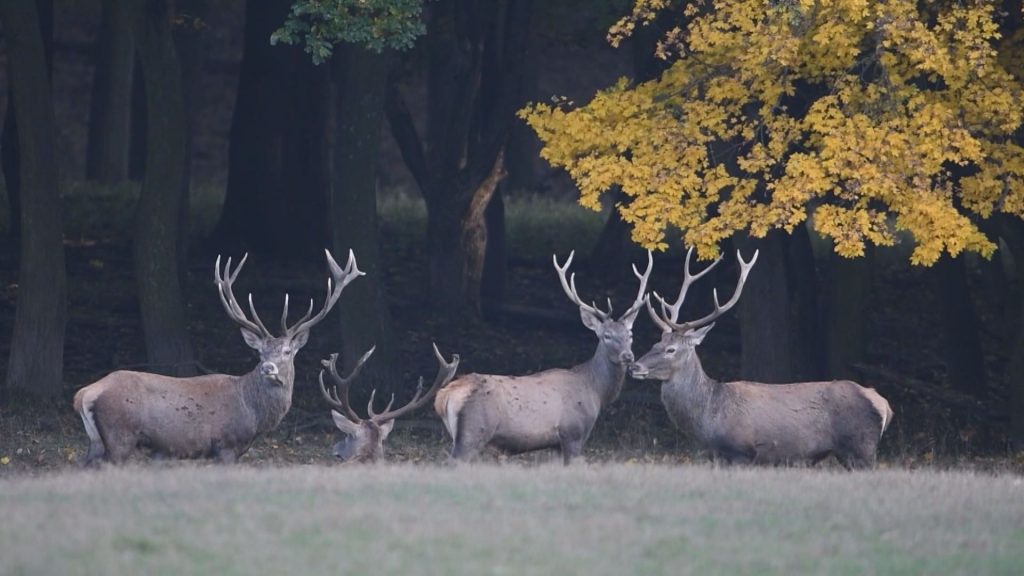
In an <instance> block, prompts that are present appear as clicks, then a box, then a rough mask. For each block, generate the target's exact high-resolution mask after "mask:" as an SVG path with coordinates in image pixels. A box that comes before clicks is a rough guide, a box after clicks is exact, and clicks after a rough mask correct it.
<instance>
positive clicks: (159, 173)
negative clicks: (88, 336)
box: [131, 0, 195, 375]
mask: <svg viewBox="0 0 1024 576" xmlns="http://www.w3.org/2000/svg"><path fill="white" fill-rule="evenodd" d="M131 10H132V23H133V32H134V39H135V44H136V46H137V49H138V52H139V59H140V63H141V68H142V72H143V76H144V79H145V93H146V112H147V113H146V128H147V129H146V151H147V153H146V172H145V174H144V176H143V181H142V193H141V195H140V197H139V206H138V210H137V213H136V219H135V235H134V251H133V252H134V253H133V256H134V262H135V280H136V284H137V286H138V294H139V306H140V308H141V312H142V328H143V332H144V335H145V340H146V354H147V358H148V362H149V364H150V365H151V367H152V368H153V369H154V370H156V371H159V372H163V373H167V374H174V375H189V374H194V373H195V356H194V353H193V351H192V345H191V343H190V341H189V337H188V331H187V330H186V324H185V306H184V302H183V298H182V288H181V284H180V281H179V279H180V274H179V271H178V262H179V260H178V246H179V234H180V232H181V231H180V229H179V224H180V214H181V202H182V200H183V198H182V190H184V189H185V186H186V181H185V178H186V176H187V172H188V168H187V164H188V158H187V157H186V153H187V148H188V144H187V136H186V134H185V131H186V121H185V104H184V97H183V94H182V89H181V68H180V66H179V63H178V57H177V54H176V52H175V48H174V39H173V37H172V35H171V28H170V16H171V15H170V11H169V9H168V5H167V3H166V1H165V0H147V2H145V3H142V2H139V3H138V4H134V5H133V6H132V9H131Z"/></svg>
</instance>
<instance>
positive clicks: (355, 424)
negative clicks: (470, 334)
mask: <svg viewBox="0 0 1024 576" xmlns="http://www.w3.org/2000/svg"><path fill="white" fill-rule="evenodd" d="M373 350H374V348H370V349H369V350H368V351H367V352H366V354H363V357H362V358H360V359H359V362H357V363H356V365H355V367H354V368H352V372H351V373H350V374H349V375H348V376H347V377H344V378H343V377H342V376H341V375H340V374H338V369H337V368H336V366H335V363H336V362H337V361H338V355H337V354H331V357H330V359H328V360H321V361H320V363H321V364H323V367H324V368H325V369H326V371H327V374H328V375H329V376H330V377H331V380H332V381H333V385H332V386H331V390H330V391H328V390H327V385H326V384H325V383H324V370H321V371H320V392H321V394H323V396H324V399H325V400H327V403H328V404H330V405H331V406H332V407H333V408H334V409H333V410H331V417H332V418H333V419H334V425H335V426H337V427H338V429H339V430H341V431H342V432H344V433H345V435H346V436H347V438H346V439H345V440H342V441H341V442H338V443H337V444H335V445H334V448H333V453H334V455H335V456H337V457H338V458H339V459H341V460H342V461H344V462H374V461H377V460H379V459H381V458H383V457H384V441H385V440H387V438H388V434H391V429H392V427H394V425H395V420H396V419H397V418H398V417H400V416H403V415H405V414H408V413H410V412H413V411H414V410H417V409H418V408H419V407H421V406H423V405H424V404H426V403H427V402H429V401H430V399H431V398H433V397H434V394H436V393H437V391H438V390H439V389H440V388H441V387H442V386H444V385H445V384H447V383H449V382H451V380H452V378H453V377H454V376H455V370H456V369H458V367H459V355H458V354H453V355H452V361H451V362H445V361H444V357H443V356H441V352H440V351H439V350H438V349H437V344H434V356H435V357H436V358H437V363H438V365H439V367H438V370H437V376H436V377H435V378H434V383H433V384H431V386H430V389H429V390H427V391H426V392H424V391H423V378H422V377H420V380H419V383H418V384H417V385H416V393H415V394H413V397H412V400H410V401H409V403H408V404H406V405H405V406H402V407H401V408H396V409H394V410H392V409H391V405H392V404H394V402H395V396H394V395H393V394H392V396H391V401H390V402H388V405H387V408H385V409H384V412H381V413H380V414H378V413H376V412H374V410H373V402H374V400H375V399H376V395H377V391H376V390H374V391H373V392H372V393H371V394H370V403H369V404H368V405H367V407H366V411H367V413H368V414H369V418H365V419H364V418H360V417H359V415H358V414H356V411H355V410H353V409H352V405H351V403H349V399H348V390H349V385H350V384H351V383H352V381H353V380H355V378H356V377H357V376H358V375H359V371H360V370H361V369H362V367H363V363H364V362H366V359H367V358H369V357H370V355H371V354H373ZM339 389H340V390H341V392H340V393H339V392H338V390H339Z"/></svg>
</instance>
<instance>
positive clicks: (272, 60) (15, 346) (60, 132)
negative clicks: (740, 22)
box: [0, 0, 1024, 458]
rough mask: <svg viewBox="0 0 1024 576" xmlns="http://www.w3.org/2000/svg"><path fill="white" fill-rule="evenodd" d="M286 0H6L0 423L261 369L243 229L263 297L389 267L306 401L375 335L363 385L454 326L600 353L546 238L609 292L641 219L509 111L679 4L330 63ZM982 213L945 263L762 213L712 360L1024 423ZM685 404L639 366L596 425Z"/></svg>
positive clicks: (929, 437)
mask: <svg viewBox="0 0 1024 576" xmlns="http://www.w3.org/2000/svg"><path fill="white" fill-rule="evenodd" d="M291 6H292V1H291V0H262V1H259V2H256V1H250V2H243V1H221V2H212V1H209V0H178V1H176V2H171V1H168V0H146V1H138V2H132V1H129V0H95V1H73V0H36V1H34V2H31V1H2V2H0V28H2V40H3V44H2V47H0V49H2V53H0V58H2V62H0V74H2V77H0V82H2V84H3V86H5V89H4V90H0V107H3V109H4V110H5V116H4V121H3V132H2V140H0V154H2V167H3V173H4V180H3V191H2V193H0V198H2V200H3V202H2V203H0V204H2V206H0V234H2V244H0V362H2V363H3V364H2V365H3V375H4V376H3V377H4V380H3V382H2V383H0V384H2V387H0V399H2V404H0V418H5V419H6V420H7V424H6V425H4V426H0V434H4V433H6V434H12V433H17V432H24V431H26V430H27V431H33V430H39V429H40V428H39V427H40V424H39V422H42V421H45V420H47V419H50V418H52V417H54V415H55V416H56V417H57V418H58V419H63V420H60V421H61V422H71V424H67V426H68V427H71V426H73V425H74V422H73V420H74V418H73V417H74V414H73V412H72V410H71V408H70V397H71V396H72V395H73V393H74V391H75V390H77V389H78V388H80V387H81V386H83V385H85V384H88V383H90V382H92V381H94V380H96V379H98V378H99V377H101V376H103V375H104V374H106V373H108V372H110V371H112V370H115V369H122V368H131V369H139V370H148V371H154V372H162V373H168V374H175V375H191V374H197V373H202V372H206V371H216V372H231V373H240V372H242V371H244V370H247V369H249V368H250V367H251V365H252V358H251V355H250V354H249V352H248V349H247V348H246V347H245V346H244V344H243V342H242V340H241V338H239V337H238V333H237V330H236V329H235V328H234V327H233V324H231V323H230V322H229V321H227V318H226V316H225V314H224V313H223V310H222V309H221V308H220V303H219V302H218V301H217V298H216V296H215V290H213V283H212V267H213V262H214V259H215V258H216V256H217V255H220V254H222V255H232V256H236V257H238V256H241V254H242V253H245V252H247V253H249V254H250V258H249V264H248V265H247V267H246V269H245V271H244V272H243V273H242V276H241V278H240V283H241V284H242V287H241V289H242V290H243V293H244V292H248V291H251V292H252V293H253V296H254V299H255V302H256V306H257V309H258V310H260V311H261V313H263V315H264V317H266V316H267V315H271V316H272V315H274V314H276V312H277V310H279V307H280V305H281V302H282V299H283V295H284V293H286V292H288V293H290V295H291V297H292V298H298V300H299V301H301V300H302V299H303V298H308V297H315V298H318V299H319V298H322V282H323V279H324V278H325V274H326V268H325V266H324V264H323V256H322V254H323V253H322V251H323V249H324V248H325V247H328V248H331V249H332V251H333V252H334V253H335V254H336V255H344V254H345V253H346V252H347V251H348V250H349V249H352V250H354V251H355V254H356V256H357V258H358V260H359V265H360V268H361V269H363V270H365V271H366V272H367V276H366V277H364V278H361V279H359V280H358V281H357V282H355V283H353V284H352V285H351V286H350V287H349V288H347V289H346V291H345V293H344V295H343V296H342V298H341V300H340V303H339V306H338V309H339V312H332V315H333V316H334V317H335V319H334V320H333V321H332V322H326V323H324V324H322V325H321V326H320V327H318V328H317V330H315V331H314V334H313V337H312V339H311V342H310V344H309V346H308V347H307V349H306V350H304V351H303V353H301V354H300V356H299V359H298V361H297V371H298V372H297V374H298V377H297V380H296V396H297V398H296V410H295V411H293V412H294V415H293V416H290V417H289V418H290V419H291V421H292V422H293V426H303V425H304V424H302V422H301V419H304V418H305V419H313V420H315V421H316V422H327V410H326V408H324V407H323V406H321V405H320V404H319V396H318V395H319V392H318V391H317V390H316V387H315V380H316V371H317V368H318V366H319V359H320V358H323V357H326V356H327V355H328V354H330V353H332V352H336V351H337V352H340V353H341V357H342V360H343V363H344V364H345V365H346V366H350V365H351V364H352V363H354V362H355V360H356V359H358V358H359V357H360V356H361V355H362V354H363V352H364V351H365V350H366V349H367V348H369V347H370V346H371V345H374V344H376V345H377V353H376V354H375V356H374V359H373V361H372V362H371V363H369V364H368V365H367V368H366V372H365V373H364V376H363V379H362V380H361V381H360V384H359V388H360V389H361V391H364V392H362V393H363V394H364V395H368V391H369V390H370V389H371V388H373V387H376V388H378V389H381V391H382V392H385V393H386V392H396V393H398V394H399V395H402V394H409V393H410V391H411V389H412V386H413V385H414V383H415V378H416V376H417V375H419V374H428V373H430V372H431V371H432V369H433V368H432V362H433V357H432V354H431V352H430V342H431V341H436V342H438V344H439V346H440V347H441V350H442V351H445V352H447V353H451V352H458V353H460V354H461V355H462V358H463V363H462V368H461V371H463V372H472V371H479V372H492V373H509V374H522V373H527V372H531V371H534V370H538V369H543V368H548V367H554V366H570V365H572V364H574V363H578V362H582V361H583V360H585V359H586V358H587V357H588V356H589V354H590V353H591V352H592V349H593V346H594V342H593V337H592V336H591V335H590V334H589V332H587V331H586V330H585V329H583V328H582V326H581V325H580V323H579V320H578V314H577V312H576V310H575V308H574V307H573V306H572V305H571V304H569V302H567V301H566V300H565V297H564V295H563V294H562V292H561V290H560V288H559V286H558V283H557V281H556V276H555V275H554V273H553V270H552V269H551V262H550V257H551V256H550V255H551V253H552V252H557V253H559V254H561V255H565V254H567V253H568V252H569V251H570V250H576V253H577V264H576V265H575V266H576V269H577V271H578V272H579V279H578V284H579V286H580V289H581V292H582V293H583V294H584V295H585V297H588V298H594V299H597V300H600V301H603V300H604V298H605V297H611V298H613V300H615V301H617V302H619V303H623V302H626V301H627V300H628V299H629V298H630V296H629V293H630V291H631V290H635V288H633V284H632V274H631V273H630V271H629V263H630V262H631V261H638V260H639V259H640V257H641V256H642V251H641V250H639V249H638V248H637V247H635V246H634V245H632V244H631V243H630V241H629V231H628V229H627V227H626V226H625V225H624V224H623V222H622V221H621V220H620V219H619V218H618V217H617V216H616V213H615V212H614V211H613V210H607V209H606V210H605V211H604V212H602V213H600V214H597V213H592V212H589V211H587V210H585V209H583V208H581V207H578V206H576V205H575V203H574V199H575V196H576V194H575V191H574V189H573V186H572V184H571V182H570V181H569V180H568V179H567V178H566V177H565V176H564V175H563V174H559V173H557V172H555V171H553V170H551V169H550V168H549V167H547V166H546V165H545V164H544V162H543V161H542V160H540V158H539V157H538V151H539V143H538V142H537V141H536V140H535V138H534V137H533V136H532V134H531V133H530V131H529V129H528V128H527V127H526V126H525V125H524V124H523V123H522V122H520V121H519V120H518V119H516V118H515V111H516V110H518V109H519V108H521V107H522V106H524V105H525V104H527V103H529V102H533V101H538V100H547V99H549V98H551V97H552V96H558V97H562V98H564V99H566V100H567V101H578V102H583V101H586V100H587V99H588V98H589V97H590V96H591V95H593V93H594V91H595V90H596V89H598V88H601V87H603V86H606V85H608V84H610V83H612V82H614V81H615V79H617V78H618V77H620V76H628V77H631V78H633V79H639V80H642V79H648V78H651V77H653V76H654V75H656V74H658V73H659V71H660V66H659V61H658V60H657V59H655V58H654V56H653V49H654V43H655V41H656V38H657V37H658V33H657V30H648V31H642V32H640V33H638V34H637V35H635V36H634V37H633V38H632V39H631V40H630V41H629V42H628V43H627V44H626V45H625V46H624V47H622V48H619V49H612V48H610V47H609V46H608V44H607V42H606V41H605V34H606V31H607V28H608V26H609V24H610V23H611V22H613V21H614V20H615V18H616V17H618V16H619V15H621V14H622V13H623V11H625V10H627V9H628V3H626V2H622V1H609V2H597V3H594V2H583V1H576V0H566V1H563V2H556V3H546V2H535V1H534V2H531V1H529V0H503V1H494V2H474V1H468V0H465V1H456V0H436V1H432V2H427V3H425V7H424V12H423V14H422V16H421V19H420V20H421V22H422V23H423V26H424V30H423V32H424V33H423V34H422V36H418V37H415V38H414V39H413V45H412V47H411V48H409V49H403V50H400V49H394V48H387V47H385V49H384V50H382V51H379V52H377V51H374V50H372V49H368V48H367V46H366V45H365V44H359V43H342V44H338V45H337V46H335V47H334V49H333V54H332V55H331V57H330V58H329V59H328V60H327V61H325V62H323V63H321V64H314V62H313V58H312V57H311V55H310V54H309V53H307V52H306V51H305V50H304V49H303V46H301V45H287V44H284V43H277V44H274V45H272V44H271V41H270V39H271V35H272V34H273V33H274V32H275V31H277V30H279V29H281V28H282V26H284V25H285V22H286V19H287V17H288V14H289V9H290V8H291ZM314 54H315V52H314ZM988 225H989V230H988V232H989V233H990V234H991V235H993V236H998V237H999V238H1000V250H999V251H998V252H997V254H996V256H995V258H993V259H992V260H990V261H989V260H984V259H980V258H977V257H974V256H972V255H963V256H960V257H958V258H955V259H951V258H949V257H948V256H947V257H944V258H943V259H942V260H940V262H939V263H938V264H936V265H935V266H934V267H931V268H920V267H912V266H910V265H909V264H908V263H907V257H906V254H907V252H908V251H909V248H908V247H906V246H897V247H896V248H894V249H875V250H873V251H869V253H868V254H867V256H865V257H864V258H860V259H856V260H847V259H843V258H839V257H836V256H835V255H833V254H832V251H831V248H830V247H829V246H828V245H827V244H826V243H825V242H823V241H822V240H820V239H819V238H817V237H815V236H814V235H813V234H811V233H810V232H808V230H807V229H806V228H799V229H798V230H797V231H796V232H795V233H794V234H793V235H783V234H772V235H769V236H768V238H766V239H764V240H758V241H756V242H755V241H750V242H743V244H744V249H745V250H750V249H752V248H753V247H754V246H755V245H756V246H757V247H759V248H760V249H761V251H762V252H763V253H768V254H771V257H770V258H762V262H761V264H759V265H758V267H756V268H755V269H754V272H753V273H752V275H751V280H750V282H749V284H748V286H747V288H746V292H745V296H744V299H743V300H742V301H741V306H740V308H739V309H738V313H734V314H733V315H732V316H731V317H730V318H728V319H726V320H725V321H724V322H722V323H721V325H720V327H719V328H717V329H716V331H715V333H714V335H712V336H711V337H709V339H708V340H707V341H706V343H705V344H704V346H702V349H701V351H702V358H703V359H704V363H705V365H706V366H707V368H708V371H709V373H711V374H712V376H715V377H718V378H721V379H729V378H749V379H758V380H762V381H768V382H788V381H796V380H810V379H830V378H851V379H855V380H857V381H859V382H861V383H863V384H865V385H870V386H874V387H876V388H878V389H879V390H880V392H881V393H882V394H883V395H884V396H886V397H887V398H889V400H890V402H891V404H892V405H893V408H894V410H895V412H896V419H895V423H894V429H893V432H891V433H890V434H889V435H887V440H884V441H883V447H882V450H883V453H885V452H886V451H888V453H889V454H890V455H893V454H895V455H899V456H902V457H905V458H930V457H932V456H934V455H936V454H951V455H968V456H973V455H981V454H985V455H995V456H1004V455H1007V454H1009V453H1011V452H1012V451H1013V450H1014V449H1019V448H1021V447H1024V334H1022V333H1021V330H1020V316H1021V307H1022V302H1024V301H1022V298H1021V292H1020V282H1019V276H1018V268H1017V266H1016V258H1015V255H1017V254H1020V253H1022V252H1024V229H1022V227H1021V223H1020V222H1018V221H1009V220H1006V221H993V222H990V223H988ZM678 244H679V243H678V240H677V241H676V242H674V243H673V245H672V247H671V248H670V250H669V251H667V252H666V253H663V254H658V255H656V264H655V274H656V277H655V278H654V280H653V281H652V284H653V285H654V287H655V289H658V290H659V291H660V292H661V293H667V292H670V291H671V290H672V289H673V288H672V287H673V286H678V282H679V281H680V279H681V266H682V255H683V251H682V247H681V246H679V245H678ZM748 244H749V246H750V248H747V245H748ZM723 248H724V249H725V250H726V252H727V253H732V252H734V249H735V247H730V246H726V247H723ZM731 266H734V262H733V261H732V258H731V257H730V258H728V259H727V263H726V264H725V265H723V266H722V267H721V269H720V270H716V272H715V274H714V275H713V276H711V277H710V280H706V281H705V282H707V284H708V285H707V286H703V287H702V289H698V290H696V292H697V294H695V295H694V296H691V300H692V301H691V302H688V303H687V308H686V309H687V311H688V312H690V313H692V314H693V315H697V314H702V313H703V311H704V310H706V309H707V307H709V306H711V296H710V295H711V288H712V286H715V285H717V286H719V287H720V288H721V289H723V290H724V291H725V292H729V291H730V290H731V288H730V287H731V285H732V282H733V281H734V279H735V268H730V267H731ZM636 331H637V341H636V345H635V347H634V351H635V352H636V353H637V354H638V355H640V354H642V353H643V352H645V351H646V349H647V347H649V346H650V345H651V343H652V342H654V341H655V340H656V338H657V333H656V330H655V327H654V326H653V325H652V324H651V323H650V322H648V321H647V319H641V320H640V321H639V322H638V323H637V330H636ZM354 392H356V391H355V390H354ZM327 425H328V426H329V424H327ZM668 426H669V425H668V423H667V421H666V419H665V417H664V414H663V413H662V409H661V407H660V405H659V401H658V396H657V387H656V386H654V385H652V384H650V383H636V382H634V383H630V384H628V385H627V390H626V393H625V394H624V395H623V398H622V400H621V401H620V402H619V403H618V404H617V405H616V408H615V409H613V410H612V411H611V413H610V414H609V415H608V417H607V419H606V422H605V423H604V425H602V424H599V425H598V428H599V429H601V428H603V429H605V430H606V431H605V432H604V433H601V432H599V433H598V436H599V438H604V439H605V440H606V441H607V442H608V443H610V444H606V445H611V446H616V445H617V444H616V442H619V444H622V442H623V440H621V437H624V436H629V437H636V438H640V440H636V442H638V443H639V444H640V445H644V444H643V442H644V440H643V438H649V437H654V436H656V435H659V434H660V430H661V429H662V428H667V427H668ZM42 429H43V430H48V431H50V432H53V431H64V430H65V427H64V424H62V425H60V426H58V427H52V426H51V427H46V426H43V427H42ZM602 434H603V435H602ZM671 434H677V433H669V435H671Z"/></svg>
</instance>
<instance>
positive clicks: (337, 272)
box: [214, 250, 365, 386]
mask: <svg viewBox="0 0 1024 576" xmlns="http://www.w3.org/2000/svg"><path fill="white" fill-rule="evenodd" d="M324 252H325V253H326V254H327V265H328V267H330V270H331V277H330V278H328V279H327V296H326V299H325V301H324V305H323V307H322V308H321V309H320V311H319V312H317V314H316V315H315V316H314V315H313V299H310V300H309V310H308V311H307V312H306V314H305V315H304V316H303V317H302V318H299V320H298V321H297V322H296V323H295V324H292V325H291V326H288V295H287V294H285V296H284V309H283V310H282V312H281V331H282V333H281V336H274V335H273V334H271V333H270V330H268V329H267V327H266V326H265V325H264V324H263V321H262V320H261V319H260V317H259V314H257V313H256V307H255V306H254V305H253V301H252V294H251V293H250V294H249V298H248V300H249V312H250V314H251V315H252V319H251V320H250V319H249V318H248V317H247V316H246V315H245V312H243V311H242V308H241V306H239V305H238V301H237V300H236V299H235V295H234V292H233V284H234V282H235V279H236V278H238V274H239V272H241V271H242V267H243V266H244V265H245V261H246V259H247V258H248V257H249V255H248V254H246V255H245V256H243V257H242V260H241V261H240V262H239V263H238V266H237V267H235V269H234V270H232V269H231V258H228V261H227V264H226V265H225V266H224V269H223V270H221V266H220V256H218V257H217V263H216V266H215V268H214V280H215V281H216V283H217V293H218V295H219V296H220V302H221V304H223V305H224V310H226V311H227V313H228V316H230V317H231V319H232V320H234V321H235V322H236V323H238V324H239V326H241V330H242V338H243V339H244V340H245V343H246V344H248V345H249V347H250V348H252V349H253V350H255V351H256V352H257V353H258V354H259V356H260V365H259V368H258V370H259V374H260V376H261V377H262V378H264V379H265V380H267V381H268V382H271V383H273V384H277V385H280V386H290V385H291V384H292V383H293V382H294V380H295V354H296V352H298V351H299V350H300V349H301V348H302V347H303V346H305V345H306V341H307V340H308V339H309V330H310V329H311V328H312V327H313V326H315V325H317V324H318V323H319V322H320V321H321V320H323V319H324V317H325V316H327V313H328V312H330V311H331V308H332V307H334V304H335V303H336V302H337V301H338V298H339V297H341V292H342V290H344V289H345V286H347V285H348V284H349V282H352V281H353V280H355V279H356V278H358V277H360V276H363V275H364V274H365V273H364V272H362V271H360V270H359V268H358V266H357V265H356V257H355V254H354V253H353V252H352V251H351V250H349V253H348V262H347V263H346V264H345V267H344V268H342V267H341V266H338V263H337V262H335V261H334V257H333V256H332V255H331V253H330V251H329V250H325V251H324Z"/></svg>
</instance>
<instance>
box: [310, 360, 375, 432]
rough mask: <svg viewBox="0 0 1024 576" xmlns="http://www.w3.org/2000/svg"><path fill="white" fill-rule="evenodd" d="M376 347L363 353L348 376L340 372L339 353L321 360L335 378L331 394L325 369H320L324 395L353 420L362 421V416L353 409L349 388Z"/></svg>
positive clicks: (321, 389)
mask: <svg viewBox="0 0 1024 576" xmlns="http://www.w3.org/2000/svg"><path fill="white" fill-rule="evenodd" d="M376 349H377V347H376V346H372V347H371V348H370V349H369V350H367V351H366V352H365V353H364V354H363V355H362V357H361V358H359V361H358V362H356V365H355V366H354V367H353V368H352V371H351V372H349V375H348V376H347V377H342V376H341V374H338V368H337V361H338V354H337V353H335V354H331V356H330V359H329V360H321V361H320V364H321V365H322V366H323V367H324V368H326V369H327V372H328V373H329V374H330V375H331V379H332V380H334V386H332V387H331V391H332V392H333V394H330V393H328V391H327V387H326V386H325V385H324V371H323V370H321V371H320V392H321V393H322V394H323V396H324V398H325V399H326V400H327V403H328V404H330V405H332V406H334V407H335V408H338V409H339V410H341V411H342V412H343V413H344V414H345V417H347V418H348V419H349V420H351V421H353V422H361V421H362V418H360V417H359V415H358V414H356V411H355V410H353V409H352V404H351V403H350V402H349V399H348V391H349V388H350V386H351V384H352V381H353V380H355V379H356V377H358V376H359V372H361V371H362V369H363V364H364V363H366V360H367V359H368V358H369V357H370V356H371V355H373V351H374V350H376ZM339 387H340V388H341V394H340V395H339V394H338V388H339Z"/></svg>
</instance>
